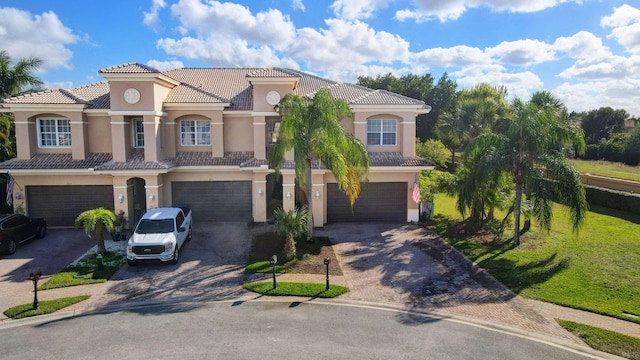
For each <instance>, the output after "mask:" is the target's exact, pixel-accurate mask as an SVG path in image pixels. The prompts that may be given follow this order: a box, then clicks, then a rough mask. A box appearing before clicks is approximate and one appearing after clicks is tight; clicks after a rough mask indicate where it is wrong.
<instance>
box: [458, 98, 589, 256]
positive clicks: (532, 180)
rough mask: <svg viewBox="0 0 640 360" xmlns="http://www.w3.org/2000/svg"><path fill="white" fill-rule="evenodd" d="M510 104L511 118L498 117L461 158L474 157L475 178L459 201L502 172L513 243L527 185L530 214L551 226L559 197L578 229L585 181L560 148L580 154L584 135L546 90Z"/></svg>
mask: <svg viewBox="0 0 640 360" xmlns="http://www.w3.org/2000/svg"><path fill="white" fill-rule="evenodd" d="M511 107H512V114H513V115H512V118H510V119H503V120H502V121H500V122H499V123H498V124H497V125H496V127H495V132H494V133H489V134H482V135H480V136H478V137H477V138H475V139H474V140H472V141H471V143H469V145H468V147H467V149H466V151H465V158H466V157H468V158H469V159H474V161H469V162H468V164H469V166H470V167H472V169H471V170H470V171H472V172H473V173H474V177H473V180H472V181H471V182H470V183H468V184H465V185H466V187H465V188H466V191H465V192H464V193H460V194H459V196H460V198H459V201H460V200H461V197H462V196H468V195H469V194H473V193H476V192H477V190H479V189H480V187H481V186H485V185H486V184H487V183H492V182H493V183H497V180H498V177H499V176H501V175H502V174H504V173H505V172H506V173H508V174H509V175H510V177H511V178H512V182H513V185H514V187H515V189H514V190H515V203H514V217H515V229H514V239H513V242H514V245H515V246H518V245H519V244H520V233H521V231H520V214H521V207H522V198H523V196H522V195H523V193H524V191H525V189H526V193H527V194H528V195H529V196H528V200H530V201H531V202H532V212H533V216H534V217H535V218H536V220H537V221H538V222H539V223H540V225H541V226H542V227H543V228H545V229H549V228H550V227H551V217H552V211H551V206H552V202H553V201H558V202H560V203H562V204H564V205H567V206H568V207H569V208H570V213H571V220H572V223H573V227H574V230H577V229H578V228H579V227H580V225H581V224H582V222H583V221H584V217H585V215H586V209H587V204H586V200H585V192H584V185H583V184H582V180H581V179H580V176H579V173H578V172H577V171H576V170H575V169H574V168H573V167H572V166H571V164H569V163H568V162H567V161H566V158H565V157H564V155H563V153H562V149H563V147H564V146H565V145H567V144H568V143H573V144H574V145H575V146H576V148H577V149H578V151H579V152H584V149H585V144H584V139H583V137H582V133H581V132H580V131H579V130H578V129H576V128H574V127H572V126H571V125H570V122H569V121H568V119H567V116H566V110H565V109H564V106H561V102H560V101H559V100H557V99H556V98H555V97H553V95H551V94H550V93H548V92H538V93H536V94H534V95H533V96H532V98H531V100H530V101H528V102H523V101H522V100H520V99H515V100H514V101H513V103H512V105H511ZM474 189H475V190H474Z"/></svg>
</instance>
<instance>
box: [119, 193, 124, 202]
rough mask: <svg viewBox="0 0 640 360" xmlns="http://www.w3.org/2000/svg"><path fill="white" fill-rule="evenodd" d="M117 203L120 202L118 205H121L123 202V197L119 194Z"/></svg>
mask: <svg viewBox="0 0 640 360" xmlns="http://www.w3.org/2000/svg"><path fill="white" fill-rule="evenodd" d="M118 201H120V204H122V202H123V201H124V195H122V194H119V195H118Z"/></svg>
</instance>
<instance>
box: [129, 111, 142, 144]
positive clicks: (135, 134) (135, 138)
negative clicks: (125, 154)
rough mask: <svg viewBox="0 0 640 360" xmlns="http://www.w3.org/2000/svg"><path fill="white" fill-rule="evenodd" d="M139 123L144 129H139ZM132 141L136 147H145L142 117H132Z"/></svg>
mask: <svg viewBox="0 0 640 360" xmlns="http://www.w3.org/2000/svg"><path fill="white" fill-rule="evenodd" d="M138 124H140V126H141V128H142V131H139V130H140V129H139V128H138ZM131 142H132V145H133V147H134V148H136V149H142V148H144V122H143V119H142V118H137V117H136V118H132V119H131Z"/></svg>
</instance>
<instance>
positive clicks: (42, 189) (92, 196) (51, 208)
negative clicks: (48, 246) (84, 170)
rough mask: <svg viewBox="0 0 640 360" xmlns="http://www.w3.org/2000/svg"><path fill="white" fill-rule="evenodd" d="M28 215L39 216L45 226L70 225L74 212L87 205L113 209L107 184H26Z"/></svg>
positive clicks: (79, 211)
mask: <svg viewBox="0 0 640 360" xmlns="http://www.w3.org/2000/svg"><path fill="white" fill-rule="evenodd" d="M27 202H28V204H29V205H28V207H29V209H28V210H29V215H31V216H34V217H42V218H44V219H45V220H46V221H47V225H49V226H73V222H74V221H75V220H76V217H78V215H79V214H80V213H81V212H83V211H85V210H90V209H95V208H98V207H105V208H108V209H111V210H113V188H112V187H111V186H110V185H73V186H27Z"/></svg>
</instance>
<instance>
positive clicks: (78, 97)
mask: <svg viewBox="0 0 640 360" xmlns="http://www.w3.org/2000/svg"><path fill="white" fill-rule="evenodd" d="M99 72H100V73H101V74H113V73H134V74H135V73H158V74H162V75H164V76H167V77H169V78H172V79H174V80H176V81H178V82H180V84H179V85H177V86H175V87H174V88H173V89H172V90H171V92H170V93H169V95H168V96H167V98H166V99H165V103H168V104H170V103H187V104H188V103H212V104H217V103H231V107H230V110H252V108H253V97H252V88H251V84H250V82H249V81H250V79H251V78H252V77H299V78H300V81H299V82H298V86H297V88H296V89H295V93H296V94H298V95H301V96H304V97H308V98H310V97H313V95H314V94H315V93H316V92H317V91H318V90H320V89H321V88H328V89H329V91H330V92H331V94H332V95H333V96H334V97H336V98H340V99H344V100H345V101H346V102H347V103H348V104H350V105H414V106H419V107H425V104H424V103H423V102H422V101H420V100H416V99H412V98H408V97H406V96H402V95H398V94H394V93H391V92H388V91H385V90H372V89H369V88H365V87H362V86H358V85H354V84H347V83H339V82H335V81H331V80H328V79H324V78H321V77H318V76H315V75H312V74H308V73H304V72H301V71H297V70H291V69H283V68H267V69H256V68H238V69H220V68H182V69H175V70H169V71H165V72H160V71H159V70H157V69H154V68H152V67H150V66H147V65H143V64H139V63H129V64H124V65H118V66H112V67H109V68H106V69H102V70H100V71H99ZM109 91H110V90H109V84H108V82H100V83H95V84H91V85H86V86H81V87H77V88H74V89H57V90H47V91H43V92H39V93H35V94H30V95H24V96H20V97H15V98H10V99H7V100H5V103H7V104H20V103H21V104H86V105H87V107H88V108H90V109H108V108H109Z"/></svg>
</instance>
